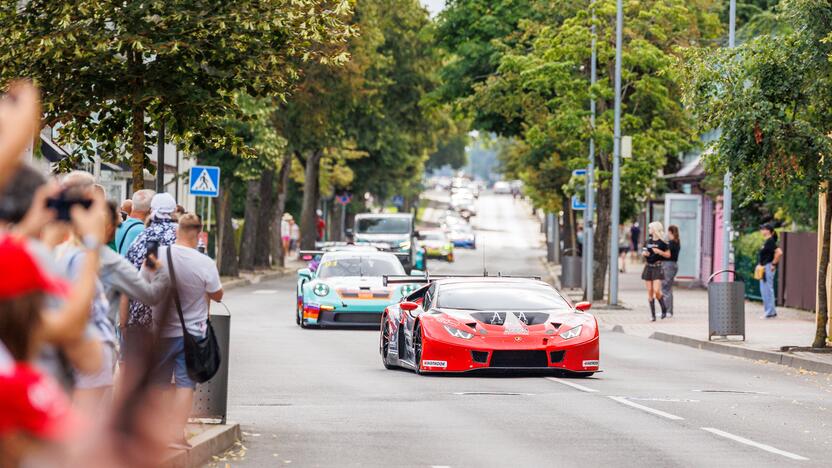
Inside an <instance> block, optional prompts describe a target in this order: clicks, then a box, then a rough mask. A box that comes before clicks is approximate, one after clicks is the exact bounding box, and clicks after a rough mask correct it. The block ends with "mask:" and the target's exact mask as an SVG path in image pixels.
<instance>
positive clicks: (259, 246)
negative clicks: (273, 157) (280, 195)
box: [254, 168, 276, 268]
mask: <svg viewBox="0 0 832 468" xmlns="http://www.w3.org/2000/svg"><path fill="white" fill-rule="evenodd" d="M275 202H276V200H275V196H274V168H271V169H268V170H266V171H265V172H263V177H261V178H260V211H259V213H258V214H257V218H258V221H257V240H256V242H255V249H254V266H255V267H259V268H268V267H270V266H271V264H272V262H271V255H269V253H270V252H271V249H270V248H269V245H270V244H271V230H272V229H273V227H274V226H273V223H272V222H273V221H274V205H275Z"/></svg>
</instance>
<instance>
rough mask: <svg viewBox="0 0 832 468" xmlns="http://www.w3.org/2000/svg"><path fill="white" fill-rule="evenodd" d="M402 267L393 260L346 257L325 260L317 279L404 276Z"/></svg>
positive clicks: (319, 269) (319, 268) (396, 260)
mask: <svg viewBox="0 0 832 468" xmlns="http://www.w3.org/2000/svg"><path fill="white" fill-rule="evenodd" d="M404 274H405V272H404V267H402V264H401V262H399V261H398V259H395V258H379V257H346V258H336V259H326V260H324V261H323V262H322V263H321V266H320V267H318V277H319V278H324V279H325V278H332V277H334V276H383V275H404Z"/></svg>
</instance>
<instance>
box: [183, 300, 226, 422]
mask: <svg viewBox="0 0 832 468" xmlns="http://www.w3.org/2000/svg"><path fill="white" fill-rule="evenodd" d="M212 304H215V303H212ZM224 305H225V304H223V306H224ZM212 309H214V308H212ZM211 325H212V326H213V327H214V334H215V335H216V337H217V343H219V345H220V356H222V362H221V363H220V369H219V370H218V371H217V375H215V376H214V377H213V378H211V380H209V381H207V382H205V383H202V384H197V386H196V392H195V393H194V405H193V408H192V410H191V417H192V418H200V419H217V420H219V421H220V424H225V417H226V414H227V409H228V361H229V360H230V359H229V341H230V340H229V338H230V332H231V313H230V312H229V311H228V308H227V307H225V310H212V311H211Z"/></svg>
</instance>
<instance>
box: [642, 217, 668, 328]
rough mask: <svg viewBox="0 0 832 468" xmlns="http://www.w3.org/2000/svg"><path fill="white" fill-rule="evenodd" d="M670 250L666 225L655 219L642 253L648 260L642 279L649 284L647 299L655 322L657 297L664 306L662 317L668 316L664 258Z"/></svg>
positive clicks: (651, 224) (648, 228) (649, 228)
mask: <svg viewBox="0 0 832 468" xmlns="http://www.w3.org/2000/svg"><path fill="white" fill-rule="evenodd" d="M668 250H669V249H668V246H667V243H666V242H665V241H664V226H662V223H660V222H658V221H653V222H652V223H650V224H649V225H648V226H647V243H646V244H645V246H644V248H642V249H641V255H642V256H644V258H645V259H646V260H647V264H646V265H644V271H643V272H642V273H641V279H643V280H644V282H645V283H646V285H647V300H648V302H649V303H650V317H651V320H652V321H653V322H655V321H656V299H658V300H659V305H660V306H661V308H662V318H665V317H667V306H665V303H664V298H663V297H662V280H663V279H664V271H663V270H662V259H663V258H664V256H663V254H665V253H666V252H667V251H668Z"/></svg>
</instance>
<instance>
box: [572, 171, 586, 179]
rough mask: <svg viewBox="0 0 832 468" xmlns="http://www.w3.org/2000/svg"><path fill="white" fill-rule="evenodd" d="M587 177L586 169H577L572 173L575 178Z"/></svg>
mask: <svg viewBox="0 0 832 468" xmlns="http://www.w3.org/2000/svg"><path fill="white" fill-rule="evenodd" d="M585 175H586V169H575V170H574V171H572V176H573V177H581V176H585Z"/></svg>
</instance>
